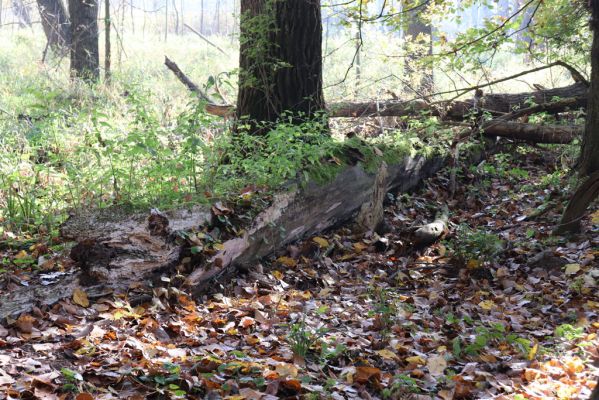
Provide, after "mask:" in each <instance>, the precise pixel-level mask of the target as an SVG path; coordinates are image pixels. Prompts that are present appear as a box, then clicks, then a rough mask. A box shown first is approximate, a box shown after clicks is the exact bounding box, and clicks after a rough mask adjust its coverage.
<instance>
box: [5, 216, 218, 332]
mask: <svg viewBox="0 0 599 400" xmlns="http://www.w3.org/2000/svg"><path fill="white" fill-rule="evenodd" d="M166 221H168V224H167V223H166ZM210 221H211V214H210V210H209V208H208V207H194V208H191V209H189V210H187V209H182V210H176V211H173V212H167V213H164V214H162V213H157V212H154V213H149V214H146V213H139V214H131V213H129V212H128V211H127V210H125V209H120V208H115V207H113V208H109V209H106V210H100V211H96V212H93V213H85V212H83V213H80V214H78V215H74V216H72V217H71V218H69V220H68V221H67V222H66V223H65V224H64V225H63V226H62V228H61V235H62V236H63V237H64V238H66V239H69V240H77V241H78V244H77V245H76V246H75V247H74V248H73V250H72V253H71V257H72V258H73V259H75V261H77V262H78V264H79V268H78V269H76V270H75V271H71V272H69V273H60V272H52V273H49V274H42V275H39V276H37V277H36V279H37V282H35V281H31V282H29V285H28V286H16V285H15V287H12V288H9V291H7V293H6V294H3V295H2V302H0V320H2V319H4V318H6V317H8V316H10V315H15V314H18V313H21V312H27V311H29V310H31V308H32V306H33V305H34V304H36V303H37V302H39V303H41V304H44V305H49V304H53V303H55V302H57V301H58V300H60V299H63V298H66V297H70V296H71V295H72V294H73V291H74V290H75V289H76V288H83V289H84V290H85V292H86V293H87V295H88V296H89V297H95V296H100V295H102V294H106V293H111V292H113V291H117V290H127V289H128V288H129V286H130V285H131V284H132V283H135V282H140V281H143V280H152V279H155V278H158V279H159V278H160V274H161V273H162V272H168V270H169V269H170V268H172V267H174V266H176V264H177V262H178V261H179V258H180V252H181V245H180V244H179V243H177V241H176V235H177V232H180V231H192V230H194V229H200V228H201V227H202V226H205V225H208V224H210Z"/></svg>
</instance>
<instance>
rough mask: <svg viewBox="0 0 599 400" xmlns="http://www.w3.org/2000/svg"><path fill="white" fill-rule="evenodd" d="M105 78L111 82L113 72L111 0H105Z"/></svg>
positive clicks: (107, 81)
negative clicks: (111, 66)
mask: <svg viewBox="0 0 599 400" xmlns="http://www.w3.org/2000/svg"><path fill="white" fill-rule="evenodd" d="M104 25H105V32H104V39H105V41H104V79H105V81H106V83H107V84H110V80H111V77H112V72H111V71H110V61H111V60H110V57H111V49H110V0H105V1H104Z"/></svg>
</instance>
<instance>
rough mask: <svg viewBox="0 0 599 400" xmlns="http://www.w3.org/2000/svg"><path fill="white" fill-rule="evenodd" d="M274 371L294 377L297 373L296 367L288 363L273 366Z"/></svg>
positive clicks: (283, 375) (284, 375)
mask: <svg viewBox="0 0 599 400" xmlns="http://www.w3.org/2000/svg"><path fill="white" fill-rule="evenodd" d="M275 371H277V373H278V374H279V375H280V376H282V377H291V378H295V377H296V376H297V374H298V372H299V371H298V369H297V367H296V366H295V365H293V364H289V363H281V364H278V365H277V366H276V367H275Z"/></svg>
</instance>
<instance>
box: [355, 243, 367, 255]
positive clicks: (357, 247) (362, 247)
mask: <svg viewBox="0 0 599 400" xmlns="http://www.w3.org/2000/svg"><path fill="white" fill-rule="evenodd" d="M367 248H368V245H366V244H364V243H362V242H358V243H354V250H355V251H356V253H361V252H363V251H364V250H365V249H367Z"/></svg>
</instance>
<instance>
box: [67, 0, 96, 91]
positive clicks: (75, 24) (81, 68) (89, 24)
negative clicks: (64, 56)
mask: <svg viewBox="0 0 599 400" xmlns="http://www.w3.org/2000/svg"><path fill="white" fill-rule="evenodd" d="M69 13H70V16H71V34H72V36H71V37H72V43H71V74H72V76H73V77H77V78H81V79H83V80H85V81H88V82H94V81H98V80H99V79H100V54H99V49H98V0H69Z"/></svg>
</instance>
